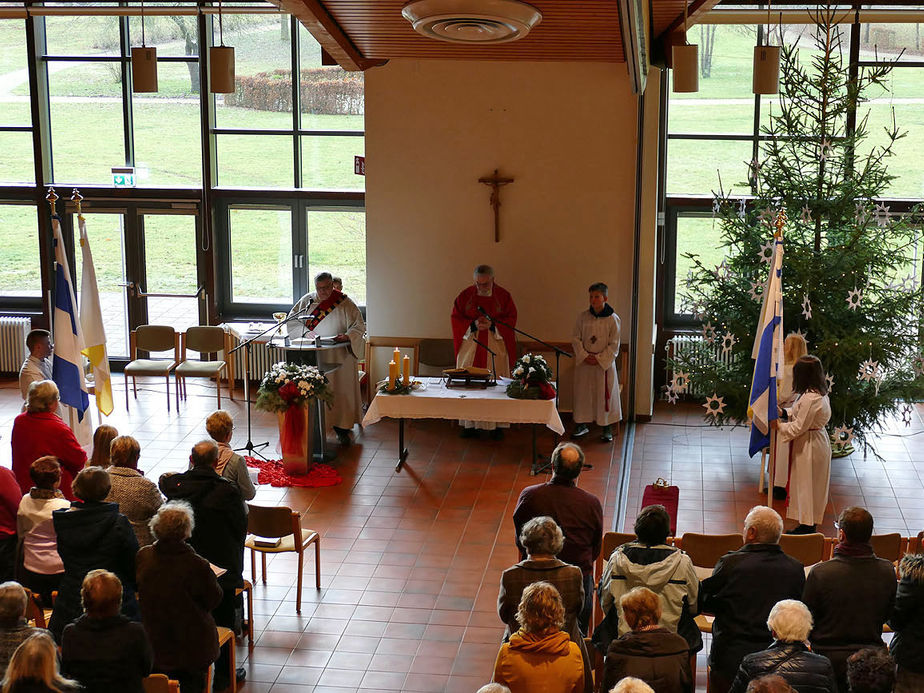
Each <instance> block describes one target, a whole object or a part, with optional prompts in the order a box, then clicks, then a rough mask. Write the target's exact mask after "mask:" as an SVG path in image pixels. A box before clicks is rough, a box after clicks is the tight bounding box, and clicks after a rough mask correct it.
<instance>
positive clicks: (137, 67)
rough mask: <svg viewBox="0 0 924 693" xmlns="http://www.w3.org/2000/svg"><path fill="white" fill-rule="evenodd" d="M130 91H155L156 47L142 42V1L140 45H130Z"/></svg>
mask: <svg viewBox="0 0 924 693" xmlns="http://www.w3.org/2000/svg"><path fill="white" fill-rule="evenodd" d="M132 91H133V92H137V93H142V94H144V93H152V92H156V91H157V49H156V48H154V47H152V46H147V45H145V42H144V1H143V0H142V2H141V46H132Z"/></svg>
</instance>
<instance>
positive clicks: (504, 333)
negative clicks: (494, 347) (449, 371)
mask: <svg viewBox="0 0 924 693" xmlns="http://www.w3.org/2000/svg"><path fill="white" fill-rule="evenodd" d="M478 306H481V307H482V308H484V311H485V312H486V313H487V314H488V315H489V316H491V317H496V318H497V319H498V320H501V321H503V322H505V323H507V324H508V325H516V324H517V307H516V306H515V305H514V304H513V298H512V297H511V296H510V292H509V291H507V290H506V289H502V288H501V287H499V286H498V285H497V284H495V285H494V291H493V293H492V295H490V296H479V295H478V289H476V288H475V286H474V285H472V286H469V287H468V288H466V289H464V290H463V291H462V293H460V294H459V295H458V296H457V297H456V300H455V303H453V304H452V342H453V346H455V350H456V356H458V355H459V348H460V347H461V346H462V340H463V339H464V338H465V335H466V333H467V332H468V331H469V330H470V329H471V328H472V325H473V324H474V322H475V320H476V319H478V318H480V317H483V316H482V314H481V313H480V312H478ZM496 327H497V331H498V333H499V334H500V336H501V337H502V338H503V340H504V345H505V346H506V347H507V359H508V360H509V361H510V367H511V368H513V364H514V363H515V362H516V356H517V345H516V338H515V337H514V332H513V330H511V329H510V328H509V327H504V326H502V325H496ZM476 337H477V338H478V340H479V341H481V342H483V343H484V344H487V343H488V331H487V330H481V331H480V332H478V334H477V335H476ZM488 356H489V354H488V352H487V351H485V350H484V349H483V348H482V347H480V346H478V347H477V348H476V349H475V363H474V364H473V365H475V366H478V367H479V368H487V367H488V364H490V359H489V358H488Z"/></svg>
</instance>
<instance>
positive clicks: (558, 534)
mask: <svg viewBox="0 0 924 693" xmlns="http://www.w3.org/2000/svg"><path fill="white" fill-rule="evenodd" d="M520 543H521V544H523V546H525V547H526V550H527V551H528V552H529V553H530V554H545V555H547V556H557V555H558V553H559V552H560V551H561V549H562V547H563V546H564V545H565V535H564V534H562V531H561V527H559V526H558V523H556V522H555V520H553V519H552V518H551V517H547V516H541V517H534V518H533V519H532V520H530V521H529V522H527V523H526V524H525V525H523V529H521V530H520Z"/></svg>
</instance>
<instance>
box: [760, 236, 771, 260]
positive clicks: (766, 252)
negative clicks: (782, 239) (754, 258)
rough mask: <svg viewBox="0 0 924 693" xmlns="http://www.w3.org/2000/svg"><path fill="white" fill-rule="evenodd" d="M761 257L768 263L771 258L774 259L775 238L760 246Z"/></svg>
mask: <svg viewBox="0 0 924 693" xmlns="http://www.w3.org/2000/svg"><path fill="white" fill-rule="evenodd" d="M760 259H761V260H763V261H764V262H766V263H768V264H769V263H770V261H771V260H773V239H772V238H771V239H770V240H769V241H767V242H766V243H764V244H763V245H762V246H761V247H760Z"/></svg>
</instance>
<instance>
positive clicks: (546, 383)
mask: <svg viewBox="0 0 924 693" xmlns="http://www.w3.org/2000/svg"><path fill="white" fill-rule="evenodd" d="M511 376H512V377H513V382H511V383H510V384H509V385H507V396H508V397H513V398H514V399H555V385H554V384H553V381H554V378H553V377H552V369H551V368H549V364H548V362H547V361H546V360H545V359H544V358H543V357H542V356H539V355H538V354H523V356H521V357H520V358H519V359H518V360H517V362H516V363H515V364H514V365H513V372H512V373H511Z"/></svg>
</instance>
